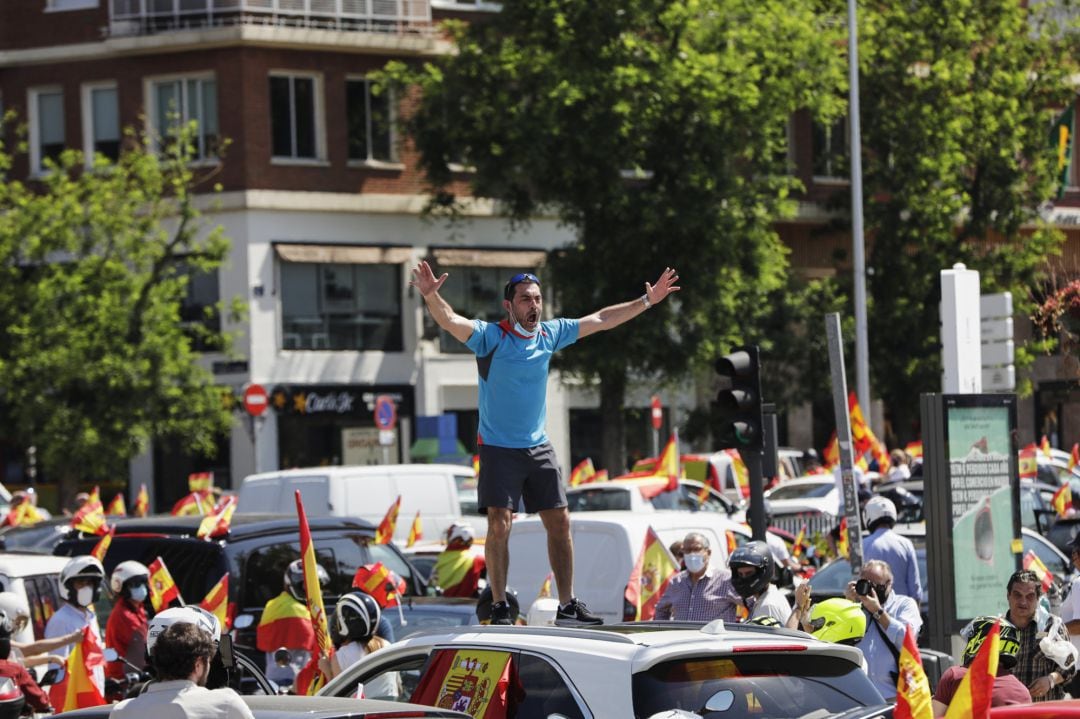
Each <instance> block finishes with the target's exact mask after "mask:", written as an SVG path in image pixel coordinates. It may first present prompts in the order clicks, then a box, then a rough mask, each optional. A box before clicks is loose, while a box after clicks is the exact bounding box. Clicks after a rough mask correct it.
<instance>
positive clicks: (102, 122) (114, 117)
mask: <svg viewBox="0 0 1080 719" xmlns="http://www.w3.org/2000/svg"><path fill="white" fill-rule="evenodd" d="M82 96H83V97H82V111H83V148H84V151H85V153H86V164H87V165H88V166H89V165H92V164H93V162H94V154H101V155H104V156H105V157H107V158H109V159H110V160H112V161H113V162H115V161H116V160H118V159H119V158H120V108H119V104H118V102H117V96H116V85H115V84H113V83H108V84H99V85H85V86H83V92H82Z"/></svg>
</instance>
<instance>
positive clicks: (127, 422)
mask: <svg viewBox="0 0 1080 719" xmlns="http://www.w3.org/2000/svg"><path fill="white" fill-rule="evenodd" d="M190 131H191V129H190V128H188V129H186V130H184V131H183V132H181V133H180V136H179V137H177V138H173V141H171V142H169V143H167V149H166V150H164V151H163V152H162V153H160V154H158V153H156V152H155V151H154V150H153V149H152V148H151V147H150V145H149V140H148V138H146V137H139V136H136V135H134V134H132V133H128V136H127V138H126V139H127V149H126V150H125V152H124V153H123V154H122V155H121V157H120V158H119V160H118V161H117V162H116V163H115V164H114V163H111V162H109V161H108V160H107V159H105V158H103V157H101V156H100V155H99V156H97V157H96V158H95V160H94V163H93V167H92V168H89V169H86V168H84V159H83V156H82V155H81V153H79V152H76V151H70V150H69V151H65V152H64V153H63V155H62V156H61V157H60V158H59V160H58V161H57V162H55V163H53V162H51V161H50V163H49V169H48V172H46V173H45V174H44V176H42V177H41V178H40V179H39V180H38V181H35V182H33V183H31V184H28V183H25V182H22V181H20V180H18V179H16V178H14V177H12V174H11V171H12V167H13V161H14V157H15V155H16V154H18V152H19V151H20V150H21V148H19V147H16V148H8V147H4V146H3V145H0V430H2V434H4V435H5V436H8V437H13V438H15V439H16V440H18V441H19V442H20V443H21V444H22V445H23V446H31V445H33V446H35V447H36V448H37V457H38V460H39V462H40V463H41V465H42V466H43V468H44V469H45V471H46V472H47V473H48V474H49V475H50V476H52V477H54V478H58V479H59V480H60V482H61V486H60V498H61V501H62V502H65V501H66V500H67V499H68V498H69V497H70V496H71V494H73V493H74V485H75V482H76V481H78V480H84V481H86V480H102V479H108V478H115V477H117V476H124V475H126V473H127V462H128V460H130V459H131V458H132V457H133V456H135V455H136V454H137V453H139V452H141V451H143V450H144V449H145V448H146V447H147V443H148V442H149V441H150V440H152V439H160V438H165V437H168V438H172V439H177V440H179V441H180V444H181V446H183V447H185V448H186V449H189V450H192V451H209V450H211V449H212V448H213V446H214V442H215V440H216V438H217V437H218V436H219V435H220V434H221V433H223V432H225V431H226V430H227V429H228V427H229V426H230V413H229V411H228V410H227V409H226V407H225V405H224V403H223V401H222V393H221V390H220V388H217V387H215V386H214V382H213V376H212V374H211V373H210V372H209V371H208V370H207V369H205V368H203V367H201V366H200V365H199V363H198V359H199V357H198V354H197V353H196V352H195V351H194V350H193V349H192V339H193V334H192V333H193V332H198V331H200V328H192V327H185V326H183V325H182V323H181V316H180V308H181V302H182V300H183V299H184V297H185V292H186V286H187V282H188V277H189V274H190V273H191V272H197V271H204V272H205V271H215V270H216V269H217V267H218V266H219V265H220V264H221V262H222V260H223V259H224V258H225V256H226V254H227V252H228V241H227V239H226V238H225V237H224V236H223V233H222V229H221V228H220V227H216V228H213V229H210V230H209V231H208V232H205V228H203V227H202V224H201V222H200V213H199V211H198V209H197V208H196V206H195V204H194V192H195V188H196V186H197V185H198V184H199V182H200V176H199V175H197V174H196V170H195V169H194V168H193V165H192V164H191V162H192V160H193V159H194V158H193V156H192V149H191V148H192V146H191V142H190ZM202 331H203V332H206V333H207V334H206V335H204V336H203V337H202V338H201V339H202V340H203V341H204V343H206V342H209V343H211V344H213V343H216V344H217V346H219V347H222V348H224V347H225V342H226V340H227V338H226V337H225V336H224V335H222V334H221V333H220V332H214V331H208V330H205V329H203V330H202Z"/></svg>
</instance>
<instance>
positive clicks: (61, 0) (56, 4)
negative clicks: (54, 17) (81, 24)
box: [45, 0, 98, 12]
mask: <svg viewBox="0 0 1080 719" xmlns="http://www.w3.org/2000/svg"><path fill="white" fill-rule="evenodd" d="M97 6H98V0H49V1H48V4H47V5H46V6H45V9H46V12H63V11H66V10H92V9H93V8H96V7H97Z"/></svg>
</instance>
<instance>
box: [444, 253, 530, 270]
mask: <svg viewBox="0 0 1080 719" xmlns="http://www.w3.org/2000/svg"><path fill="white" fill-rule="evenodd" d="M431 255H432V257H434V259H435V264H436V265H438V266H439V267H514V268H521V269H525V270H529V269H534V268H537V267H541V266H543V264H544V260H545V259H546V258H547V253H546V252H542V251H539V250H516V251H515V250H476V249H474V250H459V249H448V248H447V249H433V250H432V251H431Z"/></svg>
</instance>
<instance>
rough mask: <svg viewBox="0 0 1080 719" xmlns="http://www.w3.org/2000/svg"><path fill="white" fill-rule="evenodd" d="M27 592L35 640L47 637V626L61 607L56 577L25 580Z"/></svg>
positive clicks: (48, 576)
mask: <svg viewBox="0 0 1080 719" xmlns="http://www.w3.org/2000/svg"><path fill="white" fill-rule="evenodd" d="M23 588H24V590H25V591H26V603H27V604H28V605H30V623H31V624H32V625H33V628H34V638H35V639H41V638H42V637H44V636H45V624H46V623H48V621H49V617H51V616H52V615H53V614H55V613H56V609H57V608H58V607H59V606H60V592H59V590H58V589H57V578H56V576H55V575H44V574H43V575H39V576H36V577H26V578H25V579H23Z"/></svg>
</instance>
